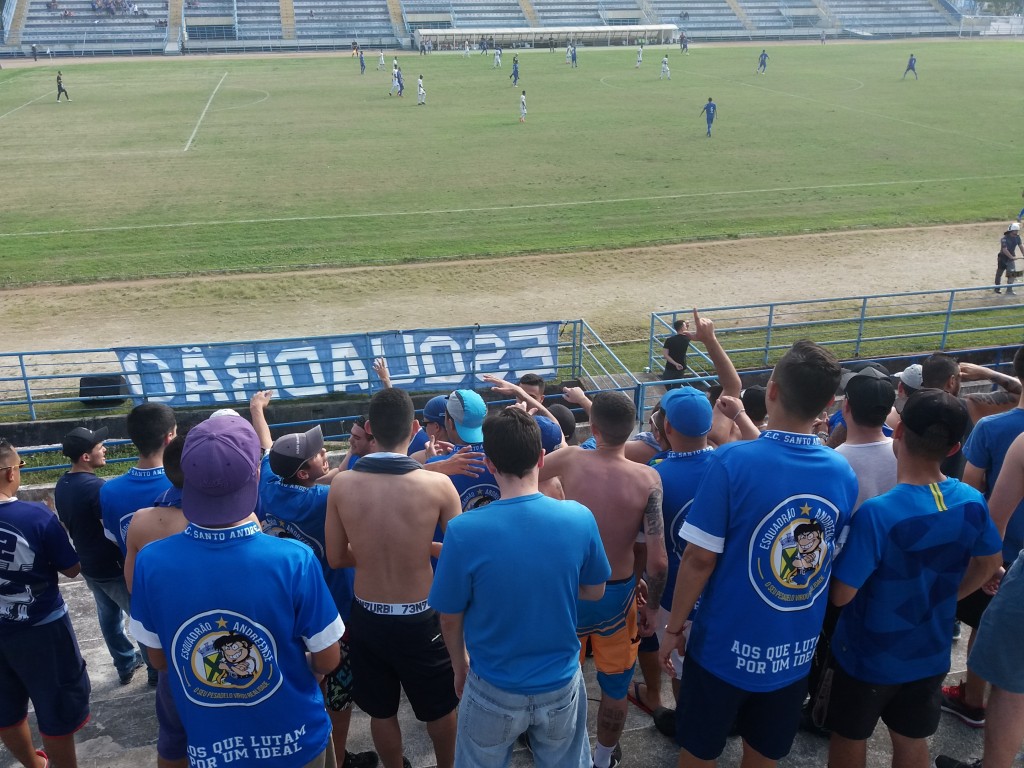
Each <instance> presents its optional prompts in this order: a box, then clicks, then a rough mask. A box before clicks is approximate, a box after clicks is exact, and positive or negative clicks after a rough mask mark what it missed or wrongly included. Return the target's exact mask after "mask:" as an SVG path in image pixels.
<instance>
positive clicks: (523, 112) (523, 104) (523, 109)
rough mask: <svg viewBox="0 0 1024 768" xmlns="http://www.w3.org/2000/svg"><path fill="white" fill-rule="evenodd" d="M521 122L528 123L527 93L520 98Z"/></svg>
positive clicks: (524, 92)
mask: <svg viewBox="0 0 1024 768" xmlns="http://www.w3.org/2000/svg"><path fill="white" fill-rule="evenodd" d="M519 122H520V123H525V122H526V91H523V95H522V96H520V97H519Z"/></svg>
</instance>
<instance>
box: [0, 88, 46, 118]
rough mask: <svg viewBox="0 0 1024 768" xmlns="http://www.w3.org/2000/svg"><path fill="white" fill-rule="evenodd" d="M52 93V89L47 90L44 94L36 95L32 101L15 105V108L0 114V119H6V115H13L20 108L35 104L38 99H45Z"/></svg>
mask: <svg viewBox="0 0 1024 768" xmlns="http://www.w3.org/2000/svg"><path fill="white" fill-rule="evenodd" d="M50 95H51V92H50V91H47V92H46V93H44V94H43V95H42V96H36V97H35V98H34V99H32V101H26V102H25V103H24V104H22V105H21V106H20V107H15V108H14V109H12V110H10V111H9V112H4V113H3V114H2V115H0V120H3V119H4V118H5V117H7V116H8V115H13V114H14V113H15V112H17V111H18V110H19V109H24V108H25V107H27V106H28V105H29V104H35V103H36V102H37V101H39V100H40V99H45V98H46V97H47V96H50Z"/></svg>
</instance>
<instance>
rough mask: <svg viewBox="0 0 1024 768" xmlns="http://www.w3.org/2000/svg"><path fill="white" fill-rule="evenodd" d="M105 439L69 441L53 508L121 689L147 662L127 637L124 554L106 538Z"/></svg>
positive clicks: (85, 435)
mask: <svg viewBox="0 0 1024 768" xmlns="http://www.w3.org/2000/svg"><path fill="white" fill-rule="evenodd" d="M106 438H107V430H106V428H105V427H104V428H103V429H97V430H96V431H95V432H93V431H92V430H90V429H88V428H86V427H75V428H74V429H73V430H71V431H70V432H68V433H67V434H66V435H64V439H63V441H61V449H62V452H63V454H64V455H65V456H67V457H68V459H69V460H70V461H71V470H70V471H69V472H67V473H65V474H64V476H63V477H61V479H60V480H58V481H57V485H56V487H55V488H54V489H53V503H54V506H55V507H56V508H57V516H58V517H59V518H60V521H61V522H62V523H63V524H64V527H65V528H66V529H67V531H68V534H69V535H70V536H71V541H72V542H74V545H75V551H76V552H78V557H79V559H80V560H81V561H82V578H84V579H85V583H86V584H87V585H88V586H89V590H90V591H91V592H92V596H93V600H95V601H96V618H97V619H98V620H99V624H100V633H101V634H102V635H103V641H104V642H105V643H106V645H107V651H108V652H109V653H110V658H111V659H112V660H113V662H114V668H115V669H116V670H117V677H118V680H119V681H120V683H121V685H128V683H130V682H131V681H132V678H134V677H135V670H137V669H138V668H139V667H141V666H142V665H143V661H142V656H141V655H140V654H139V653H138V651H136V650H135V646H134V645H132V641H131V640H129V639H128V636H127V635H126V634H125V632H124V621H125V617H126V614H127V613H128V611H129V602H130V599H129V594H128V587H127V586H126V585H125V583H124V560H123V558H122V556H121V550H119V549H118V548H117V545H116V544H114V543H113V542H112V541H110V540H109V539H107V537H106V536H104V534H103V515H102V512H101V508H100V488H102V487H103V480H102V479H101V478H99V477H97V476H96V470H97V469H99V468H100V467H103V466H106V464H107V449H106V448H105V447H104V445H103V441H104V440H105V439H106Z"/></svg>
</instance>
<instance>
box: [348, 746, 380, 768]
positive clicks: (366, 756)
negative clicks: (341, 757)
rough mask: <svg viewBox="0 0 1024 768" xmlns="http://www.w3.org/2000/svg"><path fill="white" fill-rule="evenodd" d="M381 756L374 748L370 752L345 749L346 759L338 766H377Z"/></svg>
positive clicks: (359, 767) (362, 767)
mask: <svg viewBox="0 0 1024 768" xmlns="http://www.w3.org/2000/svg"><path fill="white" fill-rule="evenodd" d="M379 763H380V758H379V757H377V753H376V752H374V751H373V750H372V749H371V750H370V751H368V752H349V751H348V750H347V749H346V750H345V761H344V762H342V763H339V765H338V768H377V765H378V764H379Z"/></svg>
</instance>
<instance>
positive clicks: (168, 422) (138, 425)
mask: <svg viewBox="0 0 1024 768" xmlns="http://www.w3.org/2000/svg"><path fill="white" fill-rule="evenodd" d="M176 424H177V422H176V421H175V418H174V411H173V410H171V408H170V406H168V405H164V404H163V403H143V404H142V405H137V406H135V407H134V408H132V410H131V413H129V414H128V418H127V419H126V420H125V427H126V429H127V430H128V437H129V438H130V439H131V441H132V442H133V443H134V444H135V447H136V448H137V449H138V450H139V455H140V456H142V457H147V456H152V455H153V454H154V453H156V452H157V451H159V450H160V449H161V448H163V447H164V438H166V437H167V435H168V434H170V433H171V432H173V431H174V427H175V426H176Z"/></svg>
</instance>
